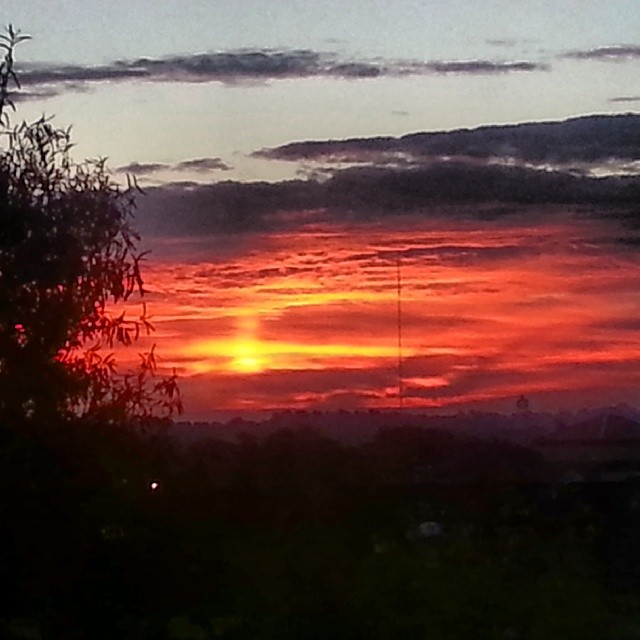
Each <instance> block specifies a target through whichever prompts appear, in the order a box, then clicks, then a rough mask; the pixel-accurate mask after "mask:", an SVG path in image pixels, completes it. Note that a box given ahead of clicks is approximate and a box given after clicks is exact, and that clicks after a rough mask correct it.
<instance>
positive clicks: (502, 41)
mask: <svg viewBox="0 0 640 640" xmlns="http://www.w3.org/2000/svg"><path fill="white" fill-rule="evenodd" d="M485 42H486V43H487V44H488V45H491V46H492V47H515V46H516V44H518V41H517V40H516V39H515V38H488V39H487V40H485Z"/></svg>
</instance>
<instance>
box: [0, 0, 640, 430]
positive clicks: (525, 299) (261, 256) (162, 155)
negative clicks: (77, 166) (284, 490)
mask: <svg viewBox="0 0 640 640" xmlns="http://www.w3.org/2000/svg"><path fill="white" fill-rule="evenodd" d="M4 6H5V11H4V12H3V13H4V15H3V20H4V22H5V23H9V22H11V23H13V24H14V25H15V26H17V27H19V28H21V29H22V30H23V31H24V32H26V33H29V34H31V35H32V36H33V39H32V40H31V41H30V42H28V43H25V44H22V45H20V48H19V50H18V52H17V58H18V61H19V66H18V70H19V75H20V77H21V79H22V81H23V89H22V92H20V93H18V94H16V104H17V106H18V113H17V114H16V115H14V116H13V118H14V121H15V120H17V119H20V118H24V119H27V120H29V119H33V118H36V117H38V116H39V115H41V114H42V113H46V114H52V115H55V121H56V122H57V123H59V124H60V125H62V126H66V125H68V124H72V125H73V132H74V134H73V135H74V140H75V142H76V143H77V146H76V149H75V157H76V158H77V159H82V158H84V157H96V156H107V157H108V158H109V166H110V167H111V169H112V171H113V172H114V178H115V179H117V180H122V179H123V178H124V176H125V175H126V174H127V173H129V174H134V175H135V176H136V177H137V178H138V180H139V181H140V184H141V185H142V186H143V187H145V190H146V191H147V192H148V195H147V196H146V197H144V198H141V199H140V202H139V216H138V227H139V228H140V229H141V231H142V232H143V237H144V240H143V243H144V246H145V247H148V248H150V249H151V250H152V253H151V256H150V258H149V260H148V261H147V263H146V271H145V274H146V283H147V286H148V289H149V294H148V305H149V308H150V310H151V311H150V312H151V315H152V316H153V322H154V324H155V326H156V329H157V331H156V332H155V334H154V335H153V336H152V337H151V338H149V339H144V340H143V341H142V343H141V344H140V345H139V349H144V348H146V347H147V346H148V344H150V342H151V341H153V342H155V343H156V344H157V349H158V352H159V354H160V356H161V358H162V360H161V363H162V366H163V367H167V368H170V367H174V366H175V367H176V368H177V369H178V371H179V373H180V376H181V379H182V383H181V386H182V390H183V394H184V399H185V405H186V414H185V417H186V418H192V419H196V418H208V417H216V416H217V415H220V414H222V413H225V414H231V413H234V412H255V411H260V410H267V411H269V410H274V409H282V408H296V409H297V408H308V409H315V408H319V409H355V408H385V407H395V406H397V404H398V388H397V358H398V349H397V347H398V343H397V340H398V335H397V278H398V266H399V267H400V277H401V283H402V318H403V336H402V343H403V345H402V356H403V376H404V390H405V391H404V392H405V406H406V407H408V408H415V409H425V410H426V409H429V410H436V411H447V412H449V411H458V410H467V409H471V408H474V409H499V410H504V411H510V410H512V409H513V407H514V406H515V399H516V398H517V397H518V396H519V395H520V394H524V395H526V396H527V397H529V399H530V401H531V404H532V406H533V408H534V409H550V410H551V409H559V408H564V407H568V408H580V407H582V406H597V405H600V404H608V403H618V402H623V401H624V402H629V403H631V404H635V405H638V404H640V403H639V402H638V392H637V389H638V387H639V385H640V314H639V312H640V295H639V294H640V253H639V252H638V251H639V250H638V247H639V246H640V241H639V239H638V235H637V229H638V228H640V222H639V221H640V218H639V217H638V213H637V212H638V211H639V210H640V209H639V208H638V204H640V197H639V195H638V194H640V186H639V183H638V182H637V181H636V176H638V175H639V174H640V119H638V120H636V119H634V118H632V117H629V118H618V119H613V120H607V121H606V122H605V121H604V120H598V121H596V120H593V121H576V122H577V124H575V123H574V122H570V123H567V124H565V125H562V127H563V128H562V129H558V128H555V129H544V128H535V129H533V128H531V129H526V128H525V129H517V130H514V129H500V130H481V131H480V132H475V133H474V132H472V133H471V134H468V133H463V134H461V135H458V136H457V137H456V136H455V135H453V134H449V135H447V136H441V137H428V136H422V137H420V136H418V137H416V136H413V137H408V136H407V134H413V133H417V132H437V131H449V130H455V129H462V128H475V127H479V126H483V125H507V124H518V123H534V122H538V123H539V122H550V121H561V120H566V119H569V118H575V117H577V116H584V115H591V114H603V115H604V114H624V113H634V112H637V111H639V110H640V36H639V35H638V34H639V33H640V4H639V3H638V2H637V0H610V1H609V2H606V3H605V2H602V1H601V0H598V1H596V0H562V1H561V2H558V1H557V0H510V1H507V0H486V1H485V2H482V3H479V2H476V1H475V0H450V1H449V2H436V1H435V0H422V1H418V0H387V1H382V0H350V1H349V2H345V1H344V0H342V1H340V2H338V1H337V0H336V1H334V0H318V1H317V2H309V1H308V0H307V1H306V2H302V1H301V0H271V1H270V2H267V3H265V2H258V1H257V0H236V1H235V2H219V1H216V0H183V1H182V2H175V1H168V0H135V1H134V2H131V0H128V1H127V2H125V1H124V0H112V1H111V2H109V3H104V2H97V1H94V0H82V1H80V0H48V1H46V2H44V1H42V0H20V1H19V2H18V1H16V2H9V3H6V4H5V5H4ZM496 131H497V133H496ZM558 131H562V133H561V134H558V133H557V132H558ZM403 136H404V137H403ZM545 136H548V139H547V138H546V137H545ZM345 139H350V140H349V141H348V142H345V141H344V140H345ZM312 141H322V142H323V144H314V143H313V142H312ZM616 176H625V178H624V179H622V178H619V177H618V178H616ZM598 178H602V179H601V180H598ZM121 359H123V360H124V363H123V366H126V363H127V362H128V359H129V356H127V355H126V354H121Z"/></svg>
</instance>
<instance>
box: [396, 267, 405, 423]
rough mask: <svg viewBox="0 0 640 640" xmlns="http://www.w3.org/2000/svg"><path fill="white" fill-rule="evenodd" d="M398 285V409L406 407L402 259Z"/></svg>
mask: <svg viewBox="0 0 640 640" xmlns="http://www.w3.org/2000/svg"><path fill="white" fill-rule="evenodd" d="M396 284H397V292H398V306H397V317H398V409H400V411H402V409H403V406H404V388H403V385H402V278H401V276H400V258H398V259H397V261H396Z"/></svg>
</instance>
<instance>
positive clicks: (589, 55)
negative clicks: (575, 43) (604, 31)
mask: <svg viewBox="0 0 640 640" xmlns="http://www.w3.org/2000/svg"><path fill="white" fill-rule="evenodd" d="M561 57H563V58H572V59H574V60H627V59H633V58H640V45H626V46H612V47H595V48H593V49H582V50H576V51H568V52H567V53H564V54H562V56H561Z"/></svg>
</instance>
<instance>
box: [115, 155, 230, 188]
mask: <svg viewBox="0 0 640 640" xmlns="http://www.w3.org/2000/svg"><path fill="white" fill-rule="evenodd" d="M215 170H219V171H230V170H231V167H230V166H229V165H228V164H226V163H225V162H223V161H222V160H221V159H220V158H194V159H193V160H183V161H181V162H178V163H176V164H165V163H161V162H148V163H140V162H132V163H130V164H126V165H123V166H121V167H118V168H117V169H116V171H119V172H120V173H132V174H134V175H137V176H142V175H149V174H152V173H158V172H159V171H197V172H207V171H215ZM194 184H195V183H194Z"/></svg>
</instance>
